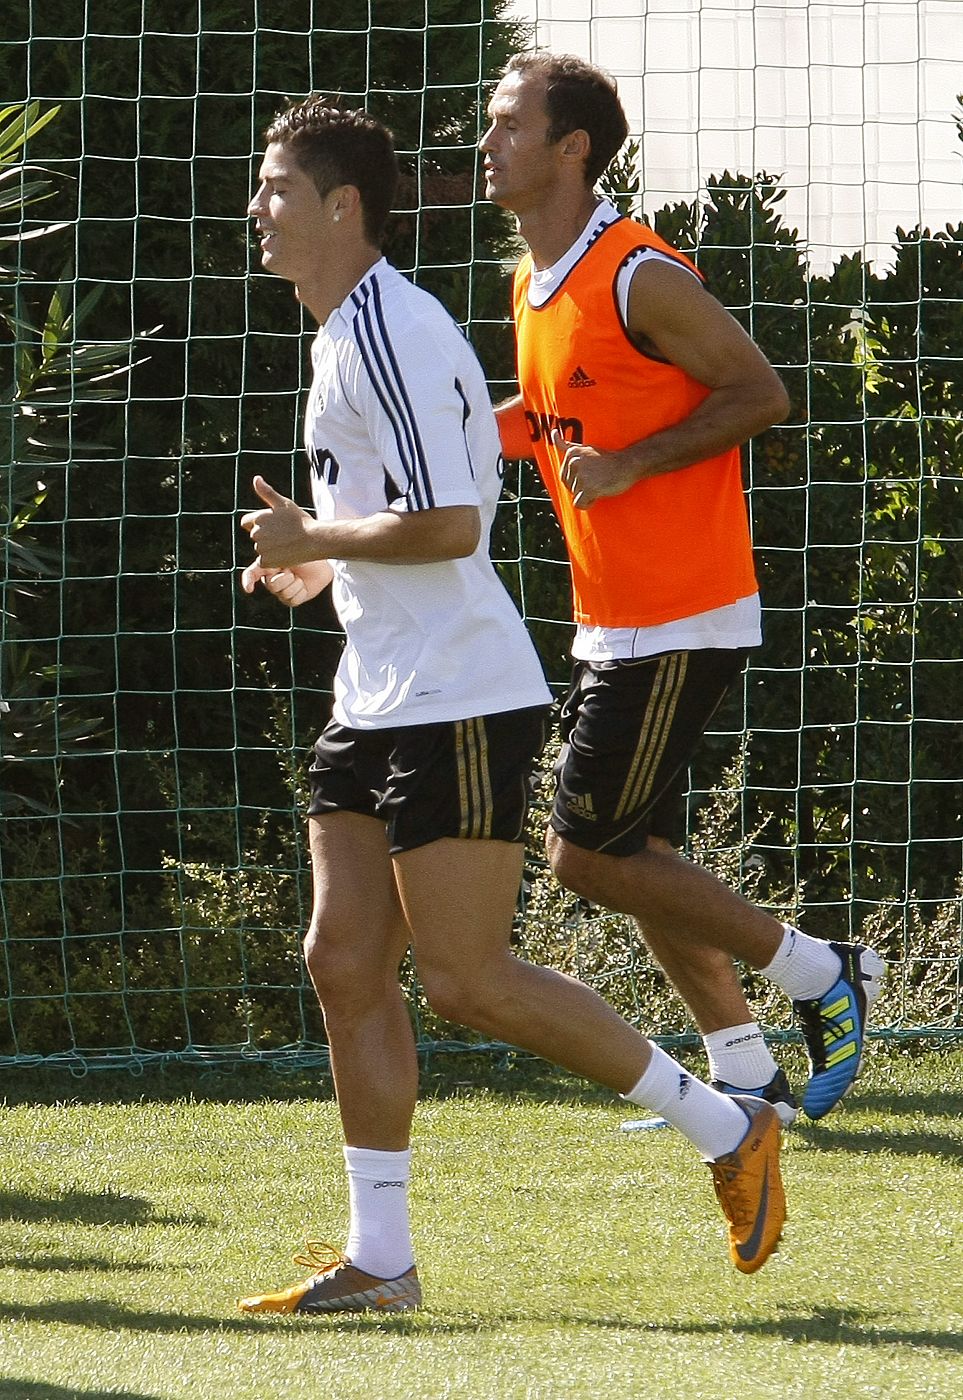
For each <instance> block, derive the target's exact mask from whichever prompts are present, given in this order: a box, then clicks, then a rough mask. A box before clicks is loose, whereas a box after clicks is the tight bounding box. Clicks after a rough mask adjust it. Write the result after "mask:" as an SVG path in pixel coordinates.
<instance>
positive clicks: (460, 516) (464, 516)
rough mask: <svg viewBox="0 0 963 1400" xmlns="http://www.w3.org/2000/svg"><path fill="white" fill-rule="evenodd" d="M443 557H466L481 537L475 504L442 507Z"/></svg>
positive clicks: (479, 521) (471, 552)
mask: <svg viewBox="0 0 963 1400" xmlns="http://www.w3.org/2000/svg"><path fill="white" fill-rule="evenodd" d="M441 510H442V511H443V512H444V515H445V521H444V546H443V548H444V553H443V556H442V557H443V558H445V559H467V558H468V556H469V555H470V554H474V552H475V550H476V549H477V548H478V542H479V540H480V539H481V514H480V512H479V511H478V509H477V507H476V506H448V507H442V508H441Z"/></svg>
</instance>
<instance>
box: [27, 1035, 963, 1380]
mask: <svg viewBox="0 0 963 1400" xmlns="http://www.w3.org/2000/svg"><path fill="white" fill-rule="evenodd" d="M793 1054H795V1052H793ZM867 1062H868V1063H867V1067H866V1071H865V1073H864V1075H863V1077H862V1078H861V1080H860V1083H859V1086H858V1092H857V1094H856V1095H854V1096H853V1098H852V1100H851V1101H850V1103H849V1104H847V1105H844V1106H843V1107H841V1108H840V1109H838V1110H837V1111H836V1112H835V1113H834V1114H833V1115H832V1116H831V1117H830V1118H829V1119H827V1120H825V1123H824V1124H823V1125H812V1124H810V1125H804V1126H801V1127H799V1128H793V1129H792V1130H791V1131H790V1133H789V1134H788V1135H787V1143H786V1152H785V1169H784V1174H785V1178H786V1185H787V1192H788V1196H789V1209H790V1221H789V1225H788V1228H787V1233H786V1238H785V1241H784V1244H783V1246H782V1248H781V1250H780V1252H779V1253H778V1254H777V1255H776V1256H775V1257H774V1258H773V1259H772V1260H771V1261H770V1262H769V1264H768V1265H767V1266H766V1267H765V1269H763V1270H762V1272H761V1273H759V1274H757V1275H755V1276H754V1277H752V1278H745V1277H743V1276H742V1275H740V1274H738V1273H736V1272H735V1271H734V1270H733V1269H732V1267H731V1266H730V1264H729V1263H728V1259H727V1257H726V1252H725V1247H724V1242H723V1233H722V1223H721V1216H720V1215H719V1213H718V1209H717V1207H716V1204H715V1200H714V1197H713V1195H712V1190H711V1184H710V1179H709V1175H708V1172H707V1171H706V1169H705V1168H704V1166H702V1165H701V1163H700V1162H699V1161H698V1159H697V1157H696V1155H695V1153H694V1152H693V1151H692V1149H691V1148H690V1147H689V1146H688V1144H687V1143H685V1142H684V1141H683V1140H682V1139H680V1138H678V1137H676V1136H675V1135H674V1134H672V1133H669V1132H657V1133H634V1134H627V1133H622V1132H620V1131H619V1125H620V1123H621V1122H622V1121H623V1120H624V1119H625V1118H627V1117H630V1116H635V1115H637V1110H631V1112H627V1111H626V1108H625V1106H624V1105H621V1104H618V1103H613V1102H611V1101H610V1100H609V1099H608V1098H607V1097H605V1096H603V1095H600V1094H596V1093H595V1092H594V1091H593V1090H592V1089H591V1088H588V1087H585V1086H582V1085H579V1084H576V1083H573V1082H572V1081H570V1080H567V1079H564V1078H562V1077H560V1076H555V1075H554V1074H553V1073H551V1072H550V1071H548V1070H545V1069H544V1068H543V1067H541V1066H539V1065H537V1064H533V1063H531V1062H524V1061H518V1062H515V1063H514V1065H510V1066H508V1067H501V1068H500V1067H498V1066H497V1065H496V1064H495V1063H494V1062H493V1061H492V1060H490V1059H486V1060H475V1059H468V1058H464V1059H462V1058H457V1059H447V1060H444V1061H440V1060H438V1059H436V1060H435V1061H434V1062H433V1063H432V1065H430V1066H429V1068H428V1070H427V1072H426V1074H425V1096H424V1099H423V1102H422V1105H421V1107H420V1109H419V1115H418V1120H417V1139H416V1158H415V1167H416V1170H415V1178H414V1182H413V1188H412V1209H413V1214H414V1221H415V1227H416V1232H417V1245H418V1262H419V1270H420V1272H421V1275H422V1281H423V1284H424V1288H425V1297H426V1307H425V1310H424V1311H423V1312H421V1313H419V1314H415V1315H402V1316H398V1317H389V1318H367V1317H360V1318H355V1319H341V1320H337V1319H330V1318H329V1319H310V1318H306V1319H293V1318H257V1317H253V1318H252V1317H244V1316H242V1315H240V1314H239V1313H237V1312H236V1311H235V1299H236V1297H237V1296H238V1295H240V1294H243V1293H246V1292H250V1291H252V1290H258V1289H261V1288H265V1287H268V1286H274V1285H280V1284H282V1283H288V1282H291V1281H292V1280H293V1279H294V1278H296V1277H299V1276H300V1273H301V1272H302V1271H299V1270H297V1269H294V1268H293V1267H292V1265H291V1263H290V1258H289V1256H290V1254H291V1252H292V1251H293V1250H294V1249H295V1248H296V1247H297V1246H298V1245H299V1243H300V1242H301V1241H302V1240H303V1239H304V1238H305V1237H306V1236H311V1237H313V1238H321V1239H331V1240H332V1241H333V1242H334V1243H336V1244H341V1243H342V1242H343V1237H344V1229H345V1224H346V1207H345V1191H344V1189H343V1178H342V1174H341V1158H340V1138H339V1131H338V1122H337V1115H336V1110H335V1107H334V1104H333V1102H332V1100H331V1096H330V1091H329V1088H328V1087H327V1086H326V1085H324V1084H321V1085H320V1086H319V1085H317V1084H316V1083H315V1082H314V1081H313V1080H311V1079H308V1078H299V1079H296V1080H282V1079H280V1078H278V1077H277V1076H275V1075H273V1074H271V1073H269V1072H266V1071H254V1070H247V1071H244V1072H243V1073H238V1074H235V1075H233V1076H218V1077H216V1078H193V1079H186V1078H184V1077H183V1076H181V1077H179V1078H178V1077H175V1078H170V1077H168V1076H164V1075H162V1074H159V1073H158V1074H151V1075H148V1076H145V1077H144V1078H142V1079H139V1080H138V1079H133V1078H131V1077H129V1076H119V1077H113V1076H112V1077H110V1078H108V1077H106V1076H98V1075H92V1076H90V1077H89V1078H88V1079H86V1080H82V1081H77V1080H73V1079H70V1078H69V1077H66V1076H65V1077H64V1078H62V1079H59V1080H58V1079H53V1078H50V1077H44V1076H41V1075H39V1074H38V1073H36V1072H27V1071H24V1072H16V1073H10V1072H8V1073H7V1074H6V1075H5V1078H4V1079H3V1080H2V1081H0V1094H3V1095H4V1096H5V1097H4V1099H3V1103H4V1105H5V1106H4V1107H3V1109H2V1110H0V1400H68V1397H69V1400H93V1397H102V1396H114V1397H117V1396H120V1397H123V1400H182V1397H183V1400H186V1398H187V1397H191V1400H221V1397H225V1398H226V1397H230V1400H301V1397H325V1396H329V1395H330V1396H332V1397H337V1400H341V1397H352V1398H353V1397H369V1396H370V1397H372V1398H373V1400H442V1398H443V1397H446V1398H447V1397H451V1398H452V1400H523V1398H525V1400H527V1397H532V1400H535V1397H538V1400H563V1397H564V1400H569V1397H572V1400H583V1398H584V1400H602V1398H603V1397H604V1400H609V1397H612V1400H622V1398H623V1397H644V1398H645V1400H696V1398H697V1397H712V1400H730V1397H731V1398H732V1400H757V1397H758V1398H759V1400H761V1398H762V1397H765V1398H766V1400H788V1397H805V1400H810V1397H813V1400H815V1397H832V1400H835V1397H839V1400H849V1397H863V1396H894V1397H895V1396H899V1397H919V1396H928V1397H929V1396H933V1397H939V1400H956V1397H958V1396H960V1395H961V1394H963V1051H961V1050H960V1049H957V1050H951V1051H946V1050H944V1051H941V1052H938V1053H937V1052H932V1053H928V1054H925V1055H920V1054H918V1053H917V1054H908V1053H905V1052H904V1053H897V1052H896V1051H894V1050H886V1049H883V1048H881V1047H872V1048H871V1049H870V1052H869V1053H868V1055H867ZM790 1067H791V1068H793V1069H794V1070H795V1076H794V1077H795V1079H796V1080H797V1081H798V1079H799V1077H800V1072H801V1068H800V1066H799V1064H798V1062H794V1063H793V1065H791V1066H790Z"/></svg>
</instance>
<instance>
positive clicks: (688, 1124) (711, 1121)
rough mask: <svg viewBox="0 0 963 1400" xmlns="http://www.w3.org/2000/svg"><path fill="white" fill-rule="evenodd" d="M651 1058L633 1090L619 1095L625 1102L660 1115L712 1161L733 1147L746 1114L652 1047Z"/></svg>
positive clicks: (745, 1123)
mask: <svg viewBox="0 0 963 1400" xmlns="http://www.w3.org/2000/svg"><path fill="white" fill-rule="evenodd" d="M649 1044H650V1045H651V1047H652V1059H651V1060H650V1061H649V1066H648V1068H647V1069H646V1071H645V1073H644V1074H643V1076H642V1078H641V1079H640V1080H639V1082H638V1084H636V1086H635V1088H634V1089H630V1090H629V1092H628V1093H627V1094H623V1095H622V1097H623V1098H624V1099H628V1101H629V1103H637V1104H640V1105H641V1106H642V1107H643V1108H648V1109H651V1110H652V1112H653V1113H661V1114H662V1116H663V1118H665V1120H666V1121H667V1122H668V1123H671V1124H672V1126H673V1128H678V1130H679V1132H680V1133H681V1134H682V1135H683V1137H687V1138H688V1139H689V1141H690V1142H691V1143H694V1144H695V1146H696V1147H697V1148H698V1149H699V1151H700V1152H701V1153H702V1155H703V1157H705V1158H706V1160H707V1161H710V1162H714V1161H715V1160H716V1159H717V1158H718V1157H722V1156H724V1155H725V1153H727V1152H732V1151H734V1150H735V1148H737V1147H738V1146H739V1144H740V1142H741V1141H742V1139H743V1138H744V1137H745V1135H746V1131H747V1128H748V1119H747V1115H746V1114H745V1113H744V1112H743V1110H742V1109H741V1108H740V1107H739V1105H738V1104H737V1103H736V1102H735V1100H733V1099H730V1098H729V1097H728V1096H727V1095H726V1094H720V1093H718V1092H717V1091H716V1090H715V1089H710V1088H709V1086H708V1084H703V1083H702V1081H701V1079H693V1077H692V1075H691V1074H689V1073H688V1071H687V1070H684V1069H683V1068H682V1066H681V1065H680V1064H679V1062H678V1061H677V1060H673V1058H672V1056H671V1055H667V1054H666V1053H665V1051H664V1050H660V1049H659V1047H658V1045H652V1042H651V1041H650V1042H649Z"/></svg>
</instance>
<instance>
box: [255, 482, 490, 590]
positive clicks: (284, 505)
mask: <svg viewBox="0 0 963 1400" xmlns="http://www.w3.org/2000/svg"><path fill="white" fill-rule="evenodd" d="M254 489H255V491H256V492H257V494H258V496H260V498H261V500H262V501H263V502H264V505H265V507H266V508H265V509H263V510H252V511H249V512H248V514H247V515H245V516H243V517H242V519H241V528H242V529H244V530H246V531H247V532H248V534H249V535H250V537H251V543H252V544H253V546H254V549H255V552H256V554H257V556H258V561H259V563H260V564H261V565H262V567H264V568H266V569H290V568H294V567H297V566H298V565H301V564H306V563H310V562H312V561H315V560H321V559H325V560H326V559H368V560H371V561H373V562H378V563H382V564H434V563H438V562H440V561H441V560H444V559H461V558H464V557H465V556H466V555H469V554H472V553H474V551H475V549H476V547H477V545H478V541H479V538H480V535H481V519H480V516H479V513H478V510H477V508H476V507H475V506H437V507H433V508H432V509H430V510H419V511H412V512H410V513H409V514H405V515H402V514H398V513H397V512H395V511H390V510H383V511H377V512H376V513H375V514H374V515H364V516H361V517H359V518H358V519H357V520H316V519H315V517H314V516H313V515H311V514H310V512H309V511H306V510H302V509H301V507H300V506H299V505H297V504H296V503H295V502H294V501H292V500H290V499H289V498H288V497H287V496H282V495H281V494H280V493H279V492H277V491H275V489H274V487H273V486H270V485H269V484H268V482H266V481H265V480H264V478H263V477H260V476H256V477H255V478H254Z"/></svg>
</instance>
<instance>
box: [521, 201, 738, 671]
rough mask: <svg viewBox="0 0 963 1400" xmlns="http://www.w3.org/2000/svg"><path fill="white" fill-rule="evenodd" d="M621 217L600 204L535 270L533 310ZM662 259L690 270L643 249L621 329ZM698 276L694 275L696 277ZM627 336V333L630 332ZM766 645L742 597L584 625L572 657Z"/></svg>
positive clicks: (621, 280) (622, 305)
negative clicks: (646, 623) (658, 618)
mask: <svg viewBox="0 0 963 1400" xmlns="http://www.w3.org/2000/svg"><path fill="white" fill-rule="evenodd" d="M621 217H622V216H621V215H620V214H619V211H618V210H617V209H616V207H615V205H614V204H612V203H611V202H610V201H609V200H607V199H603V200H600V202H599V203H598V204H597V205H596V206H595V208H594V209H593V211H592V217H591V218H590V219H589V221H588V223H587V224H586V225H585V228H584V229H583V230H582V232H581V233H580V234H579V236H578V238H577V239H576V240H575V242H574V243H573V244H572V246H571V248H569V249H568V251H567V252H566V253H563V254H562V256H561V257H560V258H559V260H558V262H556V263H553V264H552V266H551V267H546V268H543V269H542V270H540V271H538V270H536V271H533V273H532V279H531V282H530V283H529V288H528V300H529V304H530V305H531V306H535V307H538V306H544V304H545V302H547V301H548V300H549V298H550V297H552V296H553V295H554V294H555V292H556V291H557V289H558V287H559V286H560V285H561V283H562V282H563V281H564V279H565V278H566V277H567V276H568V274H569V272H571V270H572V268H573V267H574V266H575V264H576V263H577V262H578V260H579V259H580V258H581V257H583V256H584V254H585V253H586V252H587V251H588V249H589V248H590V247H591V245H592V244H593V243H594V242H595V239H596V238H597V237H598V236H599V234H600V233H601V231H602V230H603V229H604V228H607V227H608V225H609V224H612V223H615V222H616V220H617V219H620V218H621ZM652 259H657V260H658V261H660V262H668V263H672V264H673V266H674V267H681V268H682V269H683V271H688V268H686V267H685V266H684V264H682V263H679V262H676V260H675V259H674V258H670V257H668V256H667V255H666V254H665V253H660V252H659V250H658V249H657V248H644V249H642V250H640V252H639V253H638V254H637V255H636V256H635V257H634V258H633V259H632V261H631V262H630V263H628V264H626V266H624V267H623V268H622V270H621V272H620V273H619V277H618V280H617V282H616V285H615V293H616V300H617V302H618V307H619V315H620V316H621V319H622V325H623V326H625V327H626V328H627V324H628V306H629V289H630V287H631V285H632V278H633V277H634V276H635V274H636V272H637V271H638V269H639V268H640V267H641V265H642V264H643V263H644V262H649V261H651V260H652ZM691 275H692V276H695V274H694V273H692V274H691ZM626 334H628V331H627V329H626ZM761 641H762V625H761V607H760V603H759V594H758V593H753V594H750V595H749V596H748V597H746V598H738V599H737V600H736V602H734V603H729V604H727V605H726V606H725V607H722V608H712V609H710V610H709V611H708V612H701V613H696V614H694V615H693V616H692V617H680V618H676V619H675V620H674V621H673V622H663V623H659V624H658V625H657V626H655V627H591V626H588V625H586V624H585V623H579V624H578V626H577V627H576V630H575V639H574V641H573V642H572V655H573V656H574V657H575V658H576V660H578V661H615V660H623V659H626V658H629V657H640V656H657V655H659V654H660V653H661V652H666V651H700V650H702V649H707V648H711V647H719V648H737V647H738V648H741V647H755V646H758V645H759V643H760V642H761Z"/></svg>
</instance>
